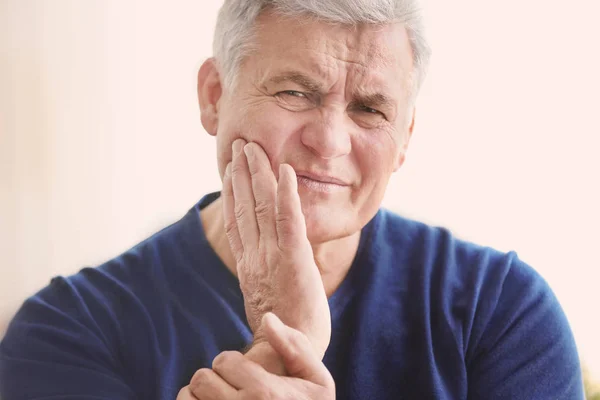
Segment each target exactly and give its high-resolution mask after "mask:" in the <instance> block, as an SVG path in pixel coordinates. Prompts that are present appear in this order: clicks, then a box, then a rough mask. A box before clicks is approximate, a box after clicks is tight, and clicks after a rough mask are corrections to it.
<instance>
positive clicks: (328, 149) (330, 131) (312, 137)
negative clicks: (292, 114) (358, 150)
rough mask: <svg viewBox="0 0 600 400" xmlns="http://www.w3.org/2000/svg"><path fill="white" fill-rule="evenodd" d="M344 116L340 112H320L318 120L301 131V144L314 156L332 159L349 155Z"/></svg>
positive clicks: (347, 134)
mask: <svg viewBox="0 0 600 400" xmlns="http://www.w3.org/2000/svg"><path fill="white" fill-rule="evenodd" d="M345 119H346V114H345V113H344V111H341V110H334V109H328V110H322V111H321V113H320V116H319V118H317V119H315V120H314V121H312V122H310V123H309V124H308V125H307V126H306V127H305V128H304V130H303V131H302V137H301V140H302V144H304V145H305V146H306V147H308V148H309V149H310V150H311V151H312V152H313V153H314V154H315V155H317V156H319V157H321V158H324V159H334V158H338V157H341V156H345V155H347V154H349V153H350V150H351V148H352V145H351V141H350V135H349V131H348V129H349V127H348V126H347V125H346V120H345Z"/></svg>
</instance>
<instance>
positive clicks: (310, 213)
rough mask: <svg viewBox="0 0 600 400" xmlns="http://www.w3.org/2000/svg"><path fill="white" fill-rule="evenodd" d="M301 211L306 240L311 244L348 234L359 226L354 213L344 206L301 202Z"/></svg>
mask: <svg viewBox="0 0 600 400" xmlns="http://www.w3.org/2000/svg"><path fill="white" fill-rule="evenodd" d="M302 212H303V214H304V219H305V220H306V233H307V236H308V240H309V241H310V243H311V244H313V245H314V244H319V243H324V242H329V241H331V240H336V239H340V238H343V237H346V236H350V235H352V234H353V233H355V232H356V231H358V230H360V228H361V226H360V224H358V221H356V217H357V215H356V213H354V212H353V211H352V210H351V209H349V208H346V207H339V206H331V205H328V204H322V203H321V204H311V205H308V206H305V205H304V203H303V205H302Z"/></svg>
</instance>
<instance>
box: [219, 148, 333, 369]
mask: <svg viewBox="0 0 600 400" xmlns="http://www.w3.org/2000/svg"><path fill="white" fill-rule="evenodd" d="M222 197H223V215H224V220H225V230H226V233H227V237H228V240H229V244H230V246H231V251H232V253H233V256H234V258H235V260H236V263H237V273H238V279H239V280H240V286H241V289H242V293H243V294H244V304H245V309H246V316H247V319H248V322H249V324H250V328H251V329H252V331H253V332H254V344H255V345H257V346H260V345H261V344H264V345H266V343H264V333H263V332H261V330H260V321H261V319H262V317H263V316H264V315H265V313H267V312H274V313H276V314H277V315H278V316H280V318H281V320H282V321H283V322H284V323H285V324H287V325H289V326H290V327H292V328H294V329H297V330H299V331H301V332H303V333H304V334H305V335H306V336H307V337H308V339H309V340H310V342H311V343H312V345H313V347H314V349H315V351H316V354H317V357H318V358H322V357H323V355H324V354H325V350H326V349H327V346H328V345H329V340H330V337H331V315H330V312H329V305H328V303H327V296H326V294H325V289H324V287H323V281H322V279H321V275H320V273H319V270H318V268H317V265H316V263H315V261H314V257H313V252H312V248H311V245H310V242H309V241H308V238H307V235H306V223H305V220H304V215H303V214H302V208H301V204H300V197H299V195H298V184H297V180H296V173H295V171H294V169H293V168H292V167H291V166H290V165H287V164H282V165H280V166H279V180H277V179H276V177H275V174H274V173H273V170H272V169H271V164H270V162H269V158H268V156H267V154H266V153H265V152H264V150H263V149H262V148H261V147H260V146H259V145H258V144H256V143H248V144H246V142H245V141H244V140H242V139H238V140H236V141H235V142H234V143H233V160H232V162H231V164H229V165H228V166H227V169H226V172H225V176H224V178H223V194H222ZM266 350H267V351H269V346H268V345H267V346H266ZM271 351H272V349H271ZM227 357H230V356H227ZM233 357H235V356H231V358H233ZM250 369H251V367H248V370H250Z"/></svg>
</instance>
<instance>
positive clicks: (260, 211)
mask: <svg viewBox="0 0 600 400" xmlns="http://www.w3.org/2000/svg"><path fill="white" fill-rule="evenodd" d="M273 211H274V210H273V206H272V205H271V204H269V202H267V201H264V200H263V201H257V202H256V206H255V207H254V212H255V213H256V216H257V217H258V218H261V219H263V218H267V217H269V216H271V215H272V214H273Z"/></svg>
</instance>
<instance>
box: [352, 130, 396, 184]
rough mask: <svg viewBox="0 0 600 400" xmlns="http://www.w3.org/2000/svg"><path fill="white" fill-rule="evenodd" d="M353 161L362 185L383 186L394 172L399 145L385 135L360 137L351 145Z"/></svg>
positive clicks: (389, 136)
mask: <svg viewBox="0 0 600 400" xmlns="http://www.w3.org/2000/svg"><path fill="white" fill-rule="evenodd" d="M353 147H354V149H353V152H354V153H355V160H356V162H357V163H358V167H359V168H360V171H361V175H362V178H363V184H367V185H368V186H377V185H379V184H385V183H386V182H387V180H388V178H389V177H390V175H391V174H392V173H393V172H394V168H395V166H396V161H397V159H398V152H399V143H398V142H397V141H394V140H393V137H392V136H391V135H388V134H386V133H383V132H382V133H380V134H378V135H377V134H368V133H367V134H364V135H361V136H360V137H359V138H357V140H355V143H354V145H353Z"/></svg>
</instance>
